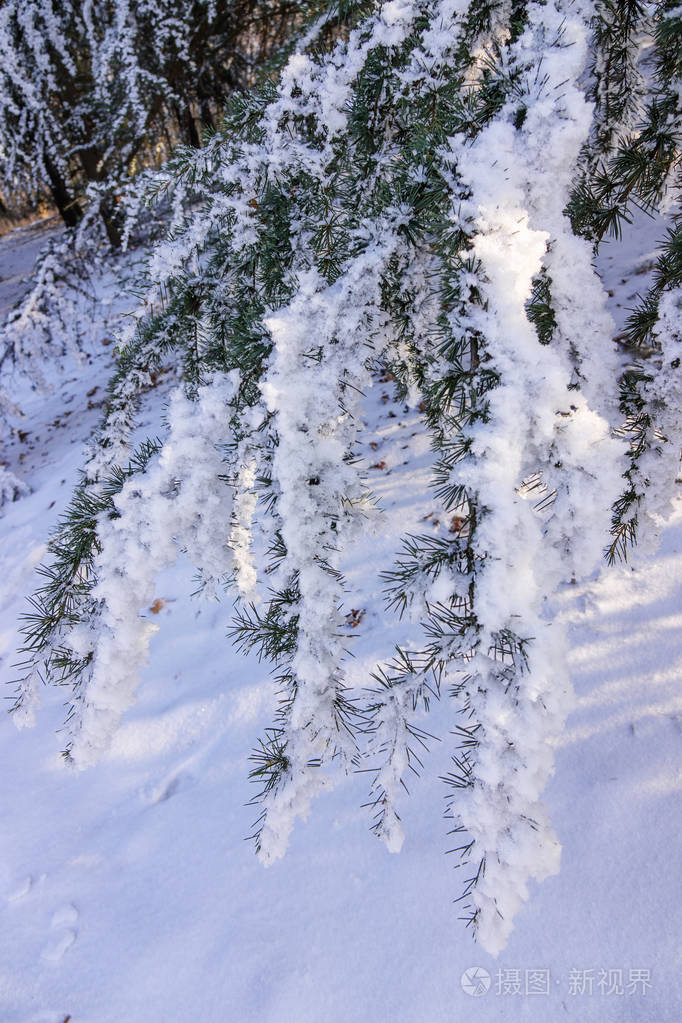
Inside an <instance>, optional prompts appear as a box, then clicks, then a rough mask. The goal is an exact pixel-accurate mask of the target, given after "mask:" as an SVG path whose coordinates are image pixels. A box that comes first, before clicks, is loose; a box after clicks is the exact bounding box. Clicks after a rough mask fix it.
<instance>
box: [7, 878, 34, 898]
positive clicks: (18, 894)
mask: <svg viewBox="0 0 682 1023" xmlns="http://www.w3.org/2000/svg"><path fill="white" fill-rule="evenodd" d="M31 888H33V878H32V877H24V878H23V879H22V880H21V881H19V883H18V884H17V886H16V888H14V889H13V890H12V891H11V892H10V893H9V895H8V896H7V901H8V902H18V901H19V900H20V899H23V898H25V897H26V896H27V895H28V893H29V892H30V890H31Z"/></svg>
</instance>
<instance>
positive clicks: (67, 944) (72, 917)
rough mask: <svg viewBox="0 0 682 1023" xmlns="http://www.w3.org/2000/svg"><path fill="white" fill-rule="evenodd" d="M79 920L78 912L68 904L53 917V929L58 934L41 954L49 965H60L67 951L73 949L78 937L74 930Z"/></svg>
mask: <svg viewBox="0 0 682 1023" xmlns="http://www.w3.org/2000/svg"><path fill="white" fill-rule="evenodd" d="M77 920H78V910H77V909H76V907H75V906H72V905H70V904H67V905H66V906H61V907H60V908H59V909H58V910H57V911H56V912H55V913H54V914H53V916H52V924H51V927H52V929H53V930H54V931H56V932H57V933H56V934H54V935H53V936H52V937H51V938H50V940H49V941H48V943H47V945H46V946H45V948H44V949H43V951H42V952H41V956H42V958H43V959H46V960H47V962H49V963H58V962H59V960H60V959H61V958H62V956H63V955H64V953H65V952H66V950H67V949H69V948H71V946H72V945H73V943H74V941H75V940H76V937H77V932H76V931H75V930H74V929H73V926H74V924H75V923H76V922H77Z"/></svg>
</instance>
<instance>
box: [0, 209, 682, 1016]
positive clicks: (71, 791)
mask: <svg viewBox="0 0 682 1023" xmlns="http://www.w3.org/2000/svg"><path fill="white" fill-rule="evenodd" d="M660 234H661V231H660V225H656V224H655V223H649V222H643V221H642V222H638V224H637V225H636V227H635V228H634V229H633V231H632V232H631V235H630V237H629V238H628V239H626V244H625V245H624V246H623V248H621V249H619V250H618V252H617V254H616V249H615V247H614V248H613V249H611V248H610V247H609V246H605V247H604V250H603V255H602V266H603V268H604V269H603V272H604V276H605V282H606V284H607V286H608V287H609V288H611V289H612V290H613V291H614V295H613V299H612V306H613V310H614V312H615V314H616V316H617V317H619V316H620V317H622V310H623V309H624V308H625V307H626V306H627V305H628V304H630V302H631V296H632V295H633V294H634V292H635V291H636V290H642V289H643V288H644V287H645V286H646V279H647V277H646V274H647V267H648V263H647V262H646V257H647V256H648V254H649V253H650V252H651V251H653V249H654V248H655V243H656V240H657V239H658V237H660ZM17 240H19V239H17ZM8 244H9V243H8V242H7V240H4V241H3V260H4V263H3V266H5V265H6V263H7V259H6V257H7V252H8ZM612 252H613V254H614V258H613V259H609V257H610V255H611V254H612ZM642 254H644V255H642ZM17 258H18V257H17ZM640 271H643V272H640ZM4 272H5V271H3V273H4ZM22 272H23V269H22ZM619 322H620V323H622V318H621V319H620V320H619ZM108 372H109V357H108V350H107V349H103V351H102V355H101V356H98V357H94V358H92V359H91V360H90V362H88V363H86V364H85V365H84V366H83V367H82V368H81V369H80V370H79V371H78V373H77V374H76V375H73V374H71V375H68V374H67V375H66V376H65V377H64V378H63V379H62V380H61V381H60V384H59V389H58V390H57V391H56V392H55V393H54V394H52V395H50V396H48V397H47V398H45V397H44V396H39V395H37V394H28V395H27V396H26V397H25V401H24V402H23V404H22V410H23V412H24V415H25V417H26V420H25V424H24V426H23V427H22V431H24V439H22V438H21V437H20V436H16V437H15V438H14V441H13V446H12V448H11V449H10V451H9V452H6V453H5V455H4V457H5V458H6V459H7V461H8V463H9V464H11V467H12V469H13V470H14V471H21V473H22V474H23V475H24V476H25V477H26V478H27V479H29V480H30V482H31V485H32V487H33V493H32V494H30V495H29V496H28V497H26V498H23V499H22V500H20V501H17V502H15V503H14V504H11V505H9V506H7V507H6V508H5V509H4V512H5V514H4V517H3V518H1V519H0V670H1V672H2V678H3V680H6V681H9V680H11V679H12V677H13V669H12V664H13V662H14V660H15V658H16V645H17V634H16V622H17V617H18V615H19V614H20V613H21V612H22V610H24V597H25V595H26V594H27V593H29V592H30V591H31V589H32V587H33V585H34V579H33V569H34V566H35V565H36V564H37V563H38V562H39V561H40V559H41V556H42V554H43V552H44V543H45V539H46V535H47V532H48V530H49V528H50V527H51V526H52V525H53V524H54V522H55V520H56V517H57V515H58V514H59V512H60V511H61V510H62V509H63V508H64V506H65V504H66V502H67V500H68V497H69V493H70V488H71V485H72V484H73V482H74V481H75V478H76V474H77V469H78V466H79V464H80V456H81V446H82V444H83V443H84V442H85V440H86V439H87V437H88V436H89V433H90V431H91V430H92V428H93V426H94V424H95V422H96V420H97V418H98V415H99V411H100V409H99V408H98V402H99V401H100V400H101V399H102V397H103V393H104V387H105V384H106V379H107V375H108ZM93 388H98V390H97V391H94V392H93ZM88 391H90V392H91V395H90V396H89V397H87V396H86V392H88ZM164 400H165V391H164V389H163V388H159V389H158V390H157V391H156V392H154V393H153V394H152V395H151V396H150V397H149V399H148V400H147V402H146V404H145V410H144V417H143V418H144V419H146V420H147V421H149V423H150V424H152V429H153V428H154V424H155V423H156V421H157V420H158V417H159V414H160V411H161V408H162V405H163V402H164ZM66 412H70V413H71V415H66V414H65V413H66ZM365 418H366V430H365V455H366V459H367V465H368V474H369V477H370V483H371V485H372V487H373V489H374V491H375V493H376V494H377V495H378V497H379V498H380V501H381V504H382V507H383V508H384V515H383V517H382V518H381V519H380V521H379V525H378V527H377V529H376V531H375V532H374V533H373V534H372V535H368V536H367V538H366V540H365V541H364V543H363V544H362V545H361V547H360V548H358V549H357V550H356V552H355V554H354V556H353V560H352V562H351V563H349V564H347V565H346V566H345V570H346V575H347V580H348V587H349V591H348V594H347V601H346V609H347V610H348V612H351V611H354V613H353V614H352V615H351V620H350V622H349V624H348V626H347V632H348V636H349V644H350V645H351V648H352V652H353V654H354V657H353V658H352V659H351V660H350V661H349V665H348V675H349V680H350V681H351V682H352V683H353V684H354V685H357V686H363V685H371V679H370V674H371V672H372V670H373V669H374V668H375V667H376V665H377V663H378V662H379V661H381V660H384V659H385V658H386V657H387V656H389V655H390V653H391V649H392V647H393V646H394V645H395V644H396V643H398V642H400V643H402V644H405V643H406V642H407V643H409V641H410V638H411V635H412V631H411V630H414V640H415V643H417V642H418V627H416V626H412V625H408V624H405V623H404V622H403V623H400V622H398V621H397V619H396V618H395V617H394V616H393V615H391V614H388V613H386V612H385V611H384V610H383V606H382V583H381V580H380V579H379V576H378V573H379V571H380V570H381V569H382V568H385V567H387V566H388V565H389V564H390V562H391V559H392V557H393V556H394V554H395V553H396V551H395V547H396V539H395V538H396V536H398V535H400V534H402V533H405V532H410V531H412V532H421V533H425V532H429V531H433V532H434V533H438V532H445V531H446V530H447V528H448V523H447V521H446V520H445V518H444V517H443V516H442V515H439V512H438V510H437V507H436V504H435V503H434V502H433V501H432V500H431V495H430V493H429V490H428V487H427V483H428V477H429V466H430V464H431V455H430V453H429V450H428V442H427V439H426V437H425V436H424V433H423V431H422V429H421V427H420V422H419V414H418V411H417V410H415V409H409V408H406V407H404V406H402V405H401V404H399V403H398V402H396V401H395V399H394V396H393V392H392V390H391V384H390V383H385V382H384V383H382V382H381V381H379V380H378V379H377V380H375V385H374V387H373V388H372V390H371V391H370V392H369V393H368V395H367V399H366V403H365ZM192 575H193V573H192V569H191V567H190V566H189V565H187V564H183V563H179V564H178V565H177V566H176V567H175V568H173V569H171V570H167V571H166V572H165V573H164V574H163V575H161V576H160V578H159V580H158V585H157V594H156V598H155V600H154V602H153V603H152V604H151V605H150V607H149V608H148V610H147V611H146V614H147V616H148V617H149V618H150V619H151V620H153V621H154V622H155V624H157V625H158V626H159V629H158V632H157V633H156V635H155V636H154V638H153V640H152V645H151V647H152V648H151V660H150V665H149V667H148V668H147V669H146V671H145V673H144V676H143V680H142V684H141V686H140V690H139V698H138V701H137V703H136V705H135V706H134V707H133V709H132V710H130V711H129V712H128V713H127V714H126V716H125V718H124V721H123V724H122V727H121V729H120V730H119V732H118V733H117V735H116V738H115V741H114V744H113V747H112V749H111V751H110V752H109V753H108V754H107V756H106V757H105V759H104V761H103V762H102V763H100V764H99V765H98V766H97V767H95V768H93V769H91V770H88V771H84V772H82V773H73V772H71V771H68V770H65V769H64V767H63V766H62V762H61V759H60V756H59V754H60V750H61V748H62V744H61V739H60V735H59V732H58V730H59V728H60V727H61V725H62V723H63V711H64V707H63V704H64V701H65V698H66V694H65V693H61V692H60V691H58V690H55V689H51V690H45V693H44V706H43V709H42V711H41V713H40V715H39V716H38V723H37V725H36V727H35V728H34V729H33V730H28V731H23V732H18V731H17V730H16V729H15V728H14V727H13V725H12V723H11V721H10V720H9V719H8V718H5V719H4V720H0V743H1V748H2V764H3V785H2V787H1V788H0V818H1V819H2V821H3V828H2V831H1V832H0V907H2V911H3V940H2V942H0V1019H1V1020H2V1021H3V1023H64V1021H65V1020H66V1019H67V1018H70V1020H71V1021H72V1023H121V1021H122V1020H126V1021H130V1023H138V1021H139V1023H161V1021H163V1023H168V1021H178V1023H185V1021H190V1020H192V1021H193V1020H200V1021H201V1023H223V1021H225V1020H230V1021H232V1020H234V1021H239V1023H270V1021H272V1023H274V1021H277V1023H308V1021H310V1023H313V1021H314V1023H318V1021H320V1020H326V1021H330V1023H347V1021H373V1023H374V1021H379V1023H383V1021H394V1020H395V1021H401V1023H425V1021H428V1023H440V1021H443V1023H445V1021H448V1023H450V1021H452V1020H459V1019H466V1020H470V1019H471V1020H481V1021H488V1020H505V1021H507V1020H511V1019H524V1020H531V1021H535V1020H537V1021H538V1023H539V1021H543V1023H554V1021H560V1020H563V1019H575V1020H576V1021H580V1023H582V1021H586V1020H595V1021H596V1020H599V1021H600V1023H602V1021H603V1023H610V1021H613V1023H622V1021H652V1023H654V1021H655V1023H666V1021H670V1023H672V1021H676V1020H678V1019H679V1015H680V1007H681V1006H682V981H681V979H680V977H681V974H680V965H681V964H680V958H679V940H678V934H679V918H678V913H679V910H678V906H679V900H680V895H681V894H682V891H681V889H682V882H681V881H680V876H681V872H680V854H679V834H678V831H679V826H678V820H679V807H680V790H681V789H682V766H681V760H680V746H681V743H682V694H680V689H679V678H680V674H681V672H682V599H681V598H682V508H678V513H677V515H676V517H675V518H674V519H673V521H672V522H671V523H670V525H669V527H668V529H667V530H666V531H665V533H664V536H663V542H662V546H661V549H660V551H659V553H658V555H657V556H656V557H653V558H649V559H644V558H639V559H636V560H635V561H634V562H633V566H629V565H628V566H622V567H619V568H616V569H612V570H604V572H602V573H601V575H600V577H599V578H598V579H595V580H594V581H593V582H592V583H591V584H590V585H589V586H586V587H580V588H578V587H567V588H566V589H565V590H564V591H563V592H562V593H561V595H560V598H559V600H558V601H557V613H559V614H560V615H562V616H563V617H564V618H565V619H566V620H567V621H568V622H569V623H570V624H571V636H572V646H571V655H570V672H571V677H572V681H573V684H574V687H575V690H576V694H577V706H576V709H575V711H574V713H573V715H572V716H571V718H570V719H569V722H568V725H567V727H566V730H565V733H564V735H563V736H562V739H561V742H560V743H559V748H558V749H557V757H556V760H557V765H556V774H555V777H554V779H553V781H552V783H551V785H550V788H549V790H548V791H547V793H546V802H547V804H548V805H549V807H550V809H551V814H552V819H553V822H554V825H555V828H556V830H557V833H558V835H559V838H560V840H561V842H562V845H563V853H562V866H561V871H560V873H559V875H558V876H556V877H553V878H551V879H549V880H547V881H546V882H545V883H544V884H543V885H542V886H540V887H537V888H535V890H534V892H533V897H532V899H531V901H530V903H529V904H528V905H526V906H525V907H524V909H522V911H521V912H520V913H519V915H518V917H517V919H516V925H515V929H514V932H513V934H512V936H511V939H510V942H509V944H508V946H507V948H506V949H505V951H504V953H503V954H502V955H501V956H500V958H499V959H498V960H495V959H493V958H492V957H490V956H488V955H487V954H486V953H484V952H482V951H481V950H480V948H477V946H475V945H474V944H473V943H472V942H471V940H470V938H469V936H468V934H467V933H466V931H465V930H464V929H463V926H462V924H461V922H460V921H459V920H458V909H457V905H456V904H453V901H452V900H453V899H454V898H455V897H456V896H457V895H458V894H459V891H460V879H459V878H458V877H457V871H456V870H455V869H454V864H453V863H452V860H451V858H450V857H448V856H447V855H445V851H446V850H447V849H448V848H449V840H448V838H447V835H446V822H445V821H443V819H442V811H443V796H444V787H443V785H442V783H441V782H440V781H439V775H442V774H444V773H446V772H447V771H448V770H449V756H450V749H449V743H448V742H447V738H448V736H447V733H448V731H449V729H451V728H452V727H453V726H454V724H456V719H455V718H454V717H453V715H452V709H451V706H450V705H449V704H448V701H447V700H446V699H444V700H443V701H442V702H441V703H438V704H435V705H434V706H433V708H432V711H431V714H430V715H429V717H428V718H427V719H425V721H424V727H425V728H426V729H427V730H428V731H429V732H433V733H435V734H436V735H437V736H439V737H440V738H442V739H443V740H446V741H443V742H434V744H433V748H432V750H431V752H430V754H428V755H426V757H425V771H424V775H423V777H422V778H420V779H416V778H415V780H414V784H413V786H411V793H412V795H411V797H409V798H408V797H406V798H405V800H404V803H403V807H402V811H403V824H404V828H405V833H406V841H405V844H404V847H403V850H402V852H401V853H400V855H391V854H390V853H388V852H387V851H386V849H385V848H384V847H383V846H382V845H381V843H379V842H378V841H376V839H374V838H373V837H372V836H371V835H370V833H369V823H370V820H371V817H370V813H369V811H368V810H367V809H363V808H362V803H363V802H365V801H366V799H367V791H368V780H367V776H366V775H363V774H354V775H353V774H351V775H349V776H348V777H347V778H346V779H345V780H344V781H343V782H342V783H340V784H339V785H337V787H336V788H335V789H334V791H332V792H331V793H330V794H327V795H324V796H322V797H321V798H320V799H318V800H317V801H316V803H315V805H314V808H313V812H312V814H311V816H310V818H309V819H308V820H307V821H305V822H302V823H301V822H299V824H298V826H297V827H296V829H295V830H294V832H293V835H292V839H291V844H290V849H289V852H288V853H287V856H286V857H285V858H284V859H283V860H281V861H279V862H277V863H275V864H274V865H273V866H271V867H269V868H267V869H265V868H264V867H262V866H261V865H260V864H259V863H258V861H257V860H256V858H255V856H254V855H253V850H252V847H251V845H250V844H249V843H247V842H245V841H244V840H243V839H244V836H246V835H248V834H249V832H250V826H251V824H252V821H253V819H254V817H255V816H256V812H257V811H256V810H255V809H254V808H253V807H250V806H247V805H245V804H247V803H248V801H249V799H250V798H251V797H252V795H253V787H252V786H250V785H249V783H248V780H247V774H248V770H249V761H248V757H249V754H250V752H251V749H252V746H253V744H254V742H255V739H256V737H257V736H258V734H260V733H262V731H263V729H264V728H265V727H266V726H267V725H268V724H269V723H270V721H271V719H272V710H273V706H274V701H275V695H276V694H275V687H274V685H273V683H272V681H271V679H270V678H269V676H268V671H267V667H266V666H265V665H263V664H259V663H258V661H257V660H256V659H255V658H248V659H247V658H243V657H241V656H239V655H237V654H236V653H235V652H234V651H233V650H232V648H231V647H230V645H229V643H228V641H227V640H226V639H225V638H224V634H225V631H226V629H227V627H228V626H229V624H230V619H231V612H232V609H231V604H230V601H229V600H224V601H223V602H221V603H217V602H213V603H210V602H209V603H203V602H199V601H193V600H191V599H190V598H189V597H188V594H189V593H190V592H191V591H192V589H193V585H192ZM353 622H355V623H356V624H355V625H354V624H352V623H353ZM474 967H480V968H482V969H484V970H486V971H487V972H488V973H489V975H490V988H489V990H487V991H485V992H484V993H483V994H482V995H481V996H480V997H475V996H474V995H472V994H469V993H468V991H469V990H470V987H469V984H468V982H467V981H468V977H467V978H466V979H465V983H464V985H463V984H462V975H463V974H464V973H465V971H468V970H469V969H471V968H474ZM533 971H538V972H537V973H533ZM547 971H549V972H547ZM586 971H592V972H591V974H590V973H589V972H586ZM600 971H604V974H602V973H601V972H600ZM609 971H614V972H613V973H610V972H609ZM617 971H621V975H620V980H619V975H618V972H617ZM634 971H648V974H647V973H646V972H645V973H643V974H642V973H641V972H639V973H637V972H634ZM638 978H639V979H638ZM590 983H591V988H592V991H591V993H590ZM465 988H466V990H465ZM483 988H485V984H484V985H483ZM621 991H622V993H619V992H621Z"/></svg>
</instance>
